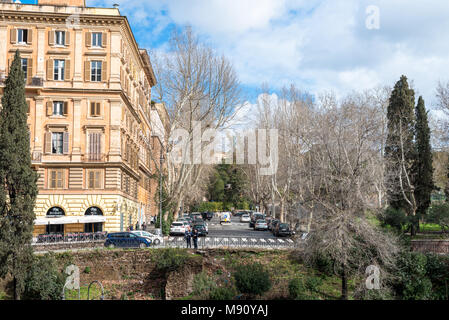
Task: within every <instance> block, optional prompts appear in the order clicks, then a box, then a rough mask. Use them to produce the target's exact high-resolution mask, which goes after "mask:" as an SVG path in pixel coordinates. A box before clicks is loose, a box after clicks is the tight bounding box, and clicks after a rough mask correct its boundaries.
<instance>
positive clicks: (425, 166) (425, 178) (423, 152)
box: [415, 97, 435, 216]
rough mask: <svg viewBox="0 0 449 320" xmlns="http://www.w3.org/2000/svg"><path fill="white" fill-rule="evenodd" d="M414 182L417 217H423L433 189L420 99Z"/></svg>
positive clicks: (431, 169) (417, 110)
mask: <svg viewBox="0 0 449 320" xmlns="http://www.w3.org/2000/svg"><path fill="white" fill-rule="evenodd" d="M415 134H416V136H415V141H416V163H415V172H416V182H415V198H416V202H417V213H418V216H421V215H425V214H426V213H427V209H428V208H429V206H430V196H431V194H432V191H433V189H434V188H435V186H434V183H433V161H432V148H431V145H430V129H429V122H428V119H427V111H426V107H425V104H424V100H423V98H422V97H419V99H418V104H417V105H416V127H415Z"/></svg>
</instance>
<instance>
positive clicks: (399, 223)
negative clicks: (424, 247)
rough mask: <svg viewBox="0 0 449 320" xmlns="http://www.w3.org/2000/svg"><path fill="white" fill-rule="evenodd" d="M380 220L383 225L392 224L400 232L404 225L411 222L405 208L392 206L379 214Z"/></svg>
mask: <svg viewBox="0 0 449 320" xmlns="http://www.w3.org/2000/svg"><path fill="white" fill-rule="evenodd" d="M379 220H380V222H381V224H382V226H383V227H386V226H390V227H392V228H393V229H394V230H396V231H397V232H398V233H401V232H402V230H403V229H404V227H405V226H406V225H407V224H408V223H409V222H410V221H409V218H408V217H407V215H406V213H405V212H404V210H402V209H399V210H397V209H394V208H392V207H388V208H387V209H386V210H385V211H384V212H383V213H382V214H381V215H380V216H379Z"/></svg>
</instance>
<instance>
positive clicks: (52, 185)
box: [50, 170, 56, 189]
mask: <svg viewBox="0 0 449 320" xmlns="http://www.w3.org/2000/svg"><path fill="white" fill-rule="evenodd" d="M50 189H56V170H51V171H50Z"/></svg>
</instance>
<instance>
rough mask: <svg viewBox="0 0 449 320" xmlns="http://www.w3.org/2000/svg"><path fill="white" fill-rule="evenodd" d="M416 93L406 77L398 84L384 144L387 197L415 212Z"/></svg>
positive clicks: (391, 100)
mask: <svg viewBox="0 0 449 320" xmlns="http://www.w3.org/2000/svg"><path fill="white" fill-rule="evenodd" d="M414 109H415V93H414V91H413V89H411V88H409V85H408V82H407V77H405V76H402V77H401V79H400V80H399V81H398V82H397V83H396V84H395V86H394V89H393V91H392V93H391V96H390V101H389V105H388V109H387V121H388V123H387V129H388V135H387V141H386V144H385V160H386V166H385V169H386V172H385V173H386V174H385V177H386V186H387V198H388V202H389V204H390V206H391V207H393V208H394V209H396V210H399V209H403V210H404V211H405V212H406V213H407V215H409V216H414V215H415V213H416V203H414V186H413V183H414V181H415V177H414V170H413V169H414V161H415V158H416V149H415V145H414V133H415V128H414V126H415V112H414V111H415V110H414Z"/></svg>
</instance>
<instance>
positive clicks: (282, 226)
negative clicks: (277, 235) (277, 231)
mask: <svg viewBox="0 0 449 320" xmlns="http://www.w3.org/2000/svg"><path fill="white" fill-rule="evenodd" d="M279 228H287V229H288V224H285V223H281V224H280V225H279Z"/></svg>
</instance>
